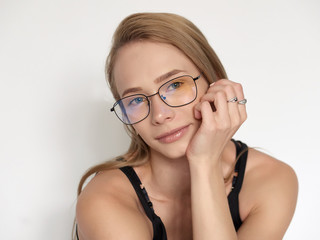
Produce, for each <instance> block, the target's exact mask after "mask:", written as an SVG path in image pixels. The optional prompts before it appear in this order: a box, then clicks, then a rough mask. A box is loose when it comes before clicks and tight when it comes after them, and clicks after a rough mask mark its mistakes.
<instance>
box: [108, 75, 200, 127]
mask: <svg viewBox="0 0 320 240" xmlns="http://www.w3.org/2000/svg"><path fill="white" fill-rule="evenodd" d="M200 76H201V75H199V76H198V77H195V78H193V77H192V76H189V75H184V76H180V77H177V78H174V79H171V80H169V81H167V82H165V83H164V84H162V85H161V86H160V87H159V89H158V92H156V93H154V94H151V95H149V96H147V95H145V94H134V95H131V96H128V97H124V98H122V99H120V100H118V101H116V102H115V104H114V105H113V107H112V108H111V109H110V111H111V112H115V114H116V115H117V117H118V118H119V119H120V120H121V121H122V122H123V123H124V124H127V125H132V124H135V123H138V122H141V121H142V120H144V119H145V118H147V117H148V116H149V113H150V100H149V98H150V97H152V96H154V95H157V94H158V95H159V97H160V99H161V100H162V101H163V102H164V103H165V104H167V105H168V106H170V107H182V106H185V105H187V104H190V103H191V102H193V101H194V100H195V99H196V98H197V85H196V82H195V81H196V80H198V79H199V78H200Z"/></svg>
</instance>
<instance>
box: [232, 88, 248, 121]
mask: <svg viewBox="0 0 320 240" xmlns="http://www.w3.org/2000/svg"><path fill="white" fill-rule="evenodd" d="M234 89H235V91H236V95H237V96H238V104H237V105H238V109H239V114H240V119H241V123H243V122H244V121H245V120H246V119H247V110H246V106H245V104H239V102H240V101H242V100H244V99H245V97H244V93H243V88H242V85H241V84H239V83H235V84H234Z"/></svg>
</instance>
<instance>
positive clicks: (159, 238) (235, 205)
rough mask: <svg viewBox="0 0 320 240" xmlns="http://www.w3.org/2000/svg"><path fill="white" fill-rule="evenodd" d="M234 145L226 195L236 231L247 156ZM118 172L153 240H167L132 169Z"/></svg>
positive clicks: (240, 146)
mask: <svg viewBox="0 0 320 240" xmlns="http://www.w3.org/2000/svg"><path fill="white" fill-rule="evenodd" d="M232 141H233V142H234V144H235V145H236V149H237V158H238V157H239V159H238V161H237V163H236V166H235V169H234V171H235V173H237V174H235V176H234V177H233V180H232V188H231V192H230V193H229V195H228V203H229V209H230V213H231V217H232V220H233V225H234V227H235V230H236V231H237V230H238V229H239V227H240V226H241V224H242V221H241V218H240V213H239V193H240V190H241V186H242V182H243V178H244V173H245V169H246V163H247V156H248V151H247V150H248V147H247V145H246V144H244V143H242V142H240V141H235V140H233V139H232ZM120 170H121V171H122V172H123V173H124V174H125V175H126V176H127V177H128V179H129V180H130V182H131V184H132V186H133V188H134V190H135V191H136V194H137V196H138V198H139V200H140V202H141V205H142V207H143V209H144V211H145V213H146V215H147V216H148V218H149V219H150V221H151V222H152V226H153V240H167V233H166V229H165V226H164V224H163V222H162V221H161V219H160V217H158V216H157V215H156V214H155V212H154V210H153V206H152V202H151V201H150V199H149V196H148V193H147V191H146V189H145V188H144V187H143V185H142V183H141V181H140V179H139V177H138V175H137V174H136V172H135V171H134V169H133V168H132V167H130V166H128V167H122V168H120ZM77 230H78V229H77V226H76V236H77V239H79V237H78V231H77Z"/></svg>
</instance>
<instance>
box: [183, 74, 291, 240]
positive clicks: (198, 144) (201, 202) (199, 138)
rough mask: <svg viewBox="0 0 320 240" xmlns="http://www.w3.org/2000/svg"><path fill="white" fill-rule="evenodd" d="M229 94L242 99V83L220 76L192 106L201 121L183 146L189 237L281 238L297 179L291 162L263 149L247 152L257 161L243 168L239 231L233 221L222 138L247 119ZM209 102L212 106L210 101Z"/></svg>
mask: <svg viewBox="0 0 320 240" xmlns="http://www.w3.org/2000/svg"><path fill="white" fill-rule="evenodd" d="M234 96H237V97H238V99H239V100H241V99H243V92H242V88H241V86H239V85H238V84H235V83H233V82H231V81H228V80H220V81H218V82H216V83H215V84H214V86H211V87H210V88H209V90H208V92H207V93H206V94H205V95H204V96H203V98H202V99H201V103H200V104H198V106H196V109H195V116H196V118H202V124H201V127H200V129H199V130H198V132H197V133H196V135H195V136H194V138H193V139H192V141H191V143H190V145H189V147H188V151H187V157H188V160H189V165H190V172H191V188H192V189H191V198H192V220H193V234H194V235H193V237H194V239H195V240H198V239H201V240H206V239H217V240H222V239H226V240H230V239H245V240H250V239H281V238H282V236H283V235H284V233H285V230H286V229H287V227H288V225H289V223H290V220H291V218H292V215H293V212H294V208H295V203H296V198H297V180H296V176H295V174H294V172H293V171H292V169H291V168H290V167H288V166H287V165H285V164H281V163H280V162H279V161H277V160H275V159H273V160H271V158H270V157H266V155H263V154H260V155H259V154H255V155H253V156H251V153H250V158H251V159H252V158H253V159H254V160H260V162H261V163H262V164H260V166H259V167H255V168H254V169H253V170H252V171H251V173H250V174H248V173H246V177H245V182H246V185H247V187H246V190H245V189H243V190H242V192H241V195H243V194H247V195H246V197H245V199H250V201H251V202H252V206H251V207H250V211H249V215H248V216H247V217H246V219H245V220H244V222H243V225H242V226H241V228H240V229H239V231H238V233H236V232H235V229H234V226H233V222H232V218H231V214H230V211H229V206H228V200H227V196H226V192H225V185H224V180H223V174H222V169H221V158H222V153H223V150H224V148H225V146H226V143H227V142H228V141H229V140H230V138H231V137H232V136H233V134H234V133H235V132H236V131H237V129H238V128H239V127H240V125H241V124H242V123H243V122H244V120H245V119H246V112H245V106H243V105H238V104H237V103H227V99H230V98H232V97H234ZM211 102H214V105H215V109H216V110H215V111H212V109H211V107H210V104H209V103H211ZM250 152H251V151H250ZM255 158H256V159H255ZM267 158H270V159H267ZM266 166H269V168H268V169H269V170H267V168H266ZM270 166H271V167H270ZM262 173H263V174H262ZM271 180H272V181H271ZM243 188H244V186H243ZM275 211H277V212H275Z"/></svg>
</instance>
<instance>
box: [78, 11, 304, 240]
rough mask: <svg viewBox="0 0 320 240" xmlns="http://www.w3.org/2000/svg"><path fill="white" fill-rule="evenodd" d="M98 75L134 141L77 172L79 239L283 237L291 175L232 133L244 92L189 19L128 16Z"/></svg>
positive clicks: (290, 207) (292, 197)
mask: <svg viewBox="0 0 320 240" xmlns="http://www.w3.org/2000/svg"><path fill="white" fill-rule="evenodd" d="M106 73H107V79H108V81H109V84H110V88H111V91H112V93H113V95H114V97H115V99H116V103H115V104H114V106H113V107H112V109H111V111H112V112H114V113H116V115H117V117H118V118H119V119H120V120H121V121H122V122H123V123H124V124H125V125H126V126H127V128H128V131H129V133H130V137H131V139H132V142H131V145H130V147H129V150H128V152H127V153H126V154H124V155H122V156H119V157H118V158H117V159H114V160H112V161H109V162H106V163H103V164H100V165H98V166H96V167H93V168H92V169H90V170H89V171H88V172H87V173H86V174H85V175H84V176H83V178H82V180H81V182H80V185H79V189H78V194H79V198H78V203H77V213H76V223H77V228H76V229H77V231H76V232H77V238H79V239H80V240H107V239H108V240H113V239H119V240H128V239H131V240H144V239H145V240H147V239H148V240H150V239H169V240H177V239H181V240H187V239H194V240H206V239H216V240H222V239H226V240H231V239H245V240H250V239H254V240H257V239H259V240H263V239H266V240H271V239H272V240H275V239H282V237H283V236H284V233H285V231H286V229H287V228H288V225H289V223H290V221H291V218H292V216H293V213H294V210H295V205H296V199H297V188H298V187H297V185H298V184H297V178H296V175H295V173H294V171H293V170H292V169H291V168H290V167H289V166H288V165H286V164H285V163H283V162H280V161H279V160H276V159H274V158H273V157H270V156H268V155H266V154H264V153H261V152H259V151H257V150H255V149H251V148H248V147H247V146H246V144H245V143H242V142H240V141H235V140H233V139H232V137H233V135H234V134H235V132H236V131H237V130H238V128H239V127H240V126H241V124H242V123H243V122H244V121H245V120H246V118H247V113H246V107H245V104H246V102H247V100H246V99H245V97H244V93H243V91H242V86H241V85H240V84H239V83H235V82H232V81H230V80H228V79H227V75H226V73H225V70H224V68H223V66H222V64H221V63H220V61H219V59H218V57H217V56H216V54H215V53H214V51H213V49H212V48H211V47H210V46H209V44H208V42H207V40H206V39H205V37H204V36H203V34H202V33H201V32H200V31H199V29H198V28H197V27H196V26H195V25H193V24H192V23H191V22H190V21H188V20H186V19H185V18H183V17H180V16H177V15H174V14H164V13H141V14H133V15H131V16H129V17H127V18H126V19H124V20H123V21H122V22H121V23H120V25H119V27H118V28H117V30H116V32H115V35H114V39H113V45H112V48H111V51H110V54H109V57H108V60H107V66H106ZM93 173H95V174H96V175H95V176H94V178H93V179H92V180H91V181H90V182H89V183H88V184H87V185H86V187H85V188H84V189H83V190H82V187H83V183H84V181H85V180H86V179H87V177H88V176H90V175H91V174H93Z"/></svg>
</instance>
